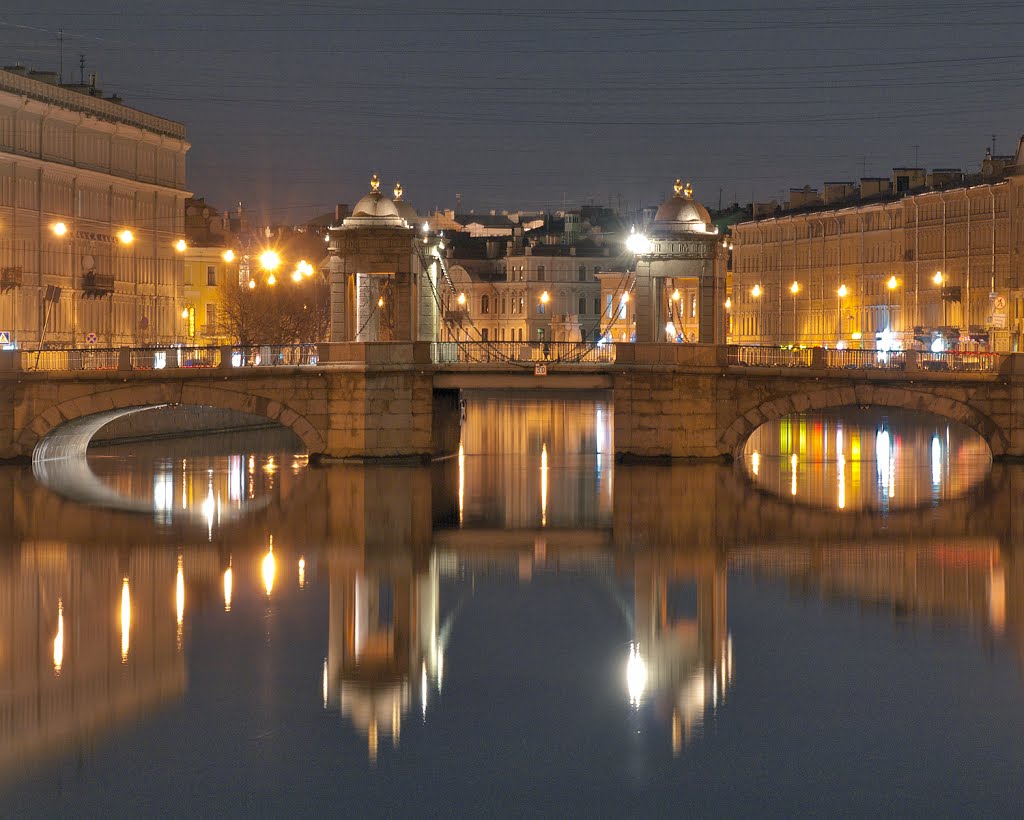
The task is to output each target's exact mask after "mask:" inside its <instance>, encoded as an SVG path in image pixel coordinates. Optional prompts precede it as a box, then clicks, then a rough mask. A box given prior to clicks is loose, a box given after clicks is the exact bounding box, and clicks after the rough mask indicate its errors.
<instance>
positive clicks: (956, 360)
mask: <svg viewBox="0 0 1024 820" xmlns="http://www.w3.org/2000/svg"><path fill="white" fill-rule="evenodd" d="M917 355H918V356H919V362H920V367H921V369H922V370H931V371H952V372H956V373H997V372H999V368H1000V365H1001V362H1002V358H1003V357H1002V356H1000V355H999V354H998V353H969V352H962V351H957V350H947V351H943V352H941V353H931V352H921V353H918V354H917Z"/></svg>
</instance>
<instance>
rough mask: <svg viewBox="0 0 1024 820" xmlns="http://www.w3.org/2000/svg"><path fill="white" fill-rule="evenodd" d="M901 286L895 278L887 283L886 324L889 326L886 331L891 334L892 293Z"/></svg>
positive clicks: (892, 277) (891, 278) (891, 277)
mask: <svg viewBox="0 0 1024 820" xmlns="http://www.w3.org/2000/svg"><path fill="white" fill-rule="evenodd" d="M899 286H900V283H899V280H898V279H897V278H896V277H895V276H890V277H889V281H888V282H886V283H885V287H886V289H887V290H886V293H885V296H886V299H885V323H886V325H888V327H887V328H886V329H887V330H888V331H889V332H892V292H893V291H894V290H896V288H898V287H899Z"/></svg>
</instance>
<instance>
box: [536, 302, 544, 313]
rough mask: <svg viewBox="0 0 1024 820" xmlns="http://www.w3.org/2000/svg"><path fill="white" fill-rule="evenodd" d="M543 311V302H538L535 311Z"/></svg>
mask: <svg viewBox="0 0 1024 820" xmlns="http://www.w3.org/2000/svg"><path fill="white" fill-rule="evenodd" d="M543 312H544V303H543V302H538V303H537V313H543Z"/></svg>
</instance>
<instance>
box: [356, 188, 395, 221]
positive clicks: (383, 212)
mask: <svg viewBox="0 0 1024 820" xmlns="http://www.w3.org/2000/svg"><path fill="white" fill-rule="evenodd" d="M352 216H398V209H397V208H396V207H395V203H394V202H392V201H391V200H390V199H388V198H387V197H386V196H384V194H382V193H381V192H380V191H371V192H370V193H368V194H367V195H366V196H364V197H363V198H362V199H360V200H359V201H358V202H357V203H356V205H355V207H354V208H353V209H352Z"/></svg>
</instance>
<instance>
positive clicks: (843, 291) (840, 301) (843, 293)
mask: <svg viewBox="0 0 1024 820" xmlns="http://www.w3.org/2000/svg"><path fill="white" fill-rule="evenodd" d="M849 292H850V291H849V290H848V289H847V287H846V285H845V284H844V285H840V286H839V290H837V291H836V296H837V299H836V304H837V306H838V318H839V341H838V343H837V344H842V342H843V299H845V298H846V296H847V294H848V293H849Z"/></svg>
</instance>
